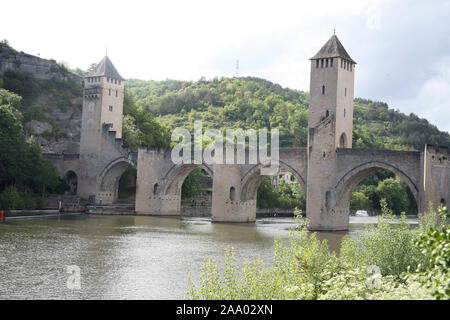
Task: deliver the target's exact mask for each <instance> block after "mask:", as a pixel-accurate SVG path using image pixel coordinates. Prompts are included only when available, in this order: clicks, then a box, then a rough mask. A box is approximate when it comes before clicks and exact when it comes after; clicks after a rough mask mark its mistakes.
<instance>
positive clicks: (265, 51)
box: [0, 0, 450, 132]
mask: <svg viewBox="0 0 450 320" xmlns="http://www.w3.org/2000/svg"><path fill="white" fill-rule="evenodd" d="M1 13H2V14H1V19H0V39H7V40H8V41H9V43H10V45H11V46H13V47H14V48H15V49H17V50H19V51H24V52H26V53H30V54H34V55H39V56H40V57H42V58H47V59H55V60H56V61H59V62H65V63H67V64H68V65H69V66H70V67H71V68H75V67H79V68H81V69H83V70H86V69H87V68H88V67H89V66H90V64H91V63H95V62H99V61H100V60H101V59H102V58H103V56H104V55H105V52H106V49H107V52H108V56H109V57H110V59H111V60H112V61H113V63H114V65H115V66H116V68H117V69H118V71H119V72H120V74H121V75H122V76H123V77H124V78H138V79H142V80H164V79H179V80H198V79H200V78H201V77H206V78H207V79H211V78H213V77H215V76H219V77H221V76H224V77H228V76H234V75H235V73H236V61H237V60H239V71H238V74H239V76H255V77H261V78H265V79H268V80H270V81H273V82H275V83H279V84H280V85H282V86H283V87H289V88H293V89H299V90H303V91H309V77H310V61H309V58H311V57H312V56H313V55H314V54H315V53H316V52H317V51H319V49H320V48H321V47H322V45H323V44H325V42H326V41H327V40H328V39H329V38H330V37H331V36H332V35H333V29H335V30H336V35H337V36H338V38H339V39H340V41H341V42H342V44H343V45H344V47H345V48H346V50H347V52H348V53H349V54H350V56H351V57H352V58H353V59H354V60H355V61H356V62H357V63H358V65H357V66H356V73H355V97H362V98H367V99H371V100H378V101H384V102H387V103H388V104H389V106H390V107H391V108H394V109H398V110H400V111H401V112H403V113H405V114H409V113H414V114H416V115H418V116H420V117H423V118H426V119H427V120H428V121H429V122H430V123H432V124H434V125H436V126H437V127H438V128H439V129H440V130H443V131H448V132H450V0H442V1H441V0H432V1H422V0H415V1H408V0H397V1H394V0H367V1H364V0H359V1H345V0H340V1H335V0H334V1H333V0H331V1H320V0H315V1H299V0H296V1H284V0H276V1H265V0H258V1H251V0H240V1H235V0H226V1H224V0H222V1H215V0H207V1H195V0H189V1H186V0H185V1H174V0H164V1H137V0H127V1H115V0H108V1H101V0H90V1H85V0H77V1H68V0H65V1H50V0H40V1H24V0H14V1H6V0H3V1H2V4H1Z"/></svg>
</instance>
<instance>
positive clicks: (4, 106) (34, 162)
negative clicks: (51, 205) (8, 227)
mask: <svg viewBox="0 0 450 320" xmlns="http://www.w3.org/2000/svg"><path fill="white" fill-rule="evenodd" d="M20 102H21V98H20V97H19V96H17V95H15V94H13V93H11V92H8V91H7V90H5V89H0V190H2V189H4V188H5V187H7V186H10V185H15V186H17V187H18V188H19V189H20V190H24V191H25V190H28V191H30V192H32V193H41V192H43V191H46V190H47V191H56V190H58V188H59V187H60V185H61V183H62V182H61V180H60V179H59V178H58V174H57V172H56V169H55V167H54V166H53V165H52V164H51V162H50V161H49V160H47V159H45V158H44V157H43V156H42V153H41V148H40V146H39V145H38V144H37V143H36V140H35V139H34V138H30V139H29V140H26V139H25V136H24V135H23V129H22V114H21V113H20V112H19V111H18V110H17V109H16V107H17V106H18V105H19V104H20ZM8 190H9V191H8V192H10V193H11V197H13V198H14V199H15V198H16V193H15V191H14V190H13V189H8ZM14 203H15V204H13V205H12V206H13V207H17V206H18V205H17V203H20V201H19V202H17V201H15V200H14Z"/></svg>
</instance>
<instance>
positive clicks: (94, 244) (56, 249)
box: [0, 215, 367, 299]
mask: <svg viewBox="0 0 450 320" xmlns="http://www.w3.org/2000/svg"><path fill="white" fill-rule="evenodd" d="M357 222H361V221H357ZM364 222H367V221H362V222H361V223H364ZM363 225H364V224H355V225H353V224H352V225H351V226H352V227H351V230H350V231H349V234H350V235H351V236H352V235H355V234H356V233H357V232H361V230H362V229H363ZM292 227H293V219H290V218H266V219H261V220H258V221H257V222H256V223H255V224H223V223H211V222H210V220H209V219H205V218H184V219H179V218H176V217H173V218H163V217H148V216H87V215H82V216H68V217H61V218H56V219H36V220H14V221H9V222H7V223H5V224H3V225H0V268H1V277H0V299H178V298H183V297H184V293H185V288H186V273H187V271H192V272H193V274H192V276H193V277H194V278H196V277H197V276H198V272H199V270H200V268H201V263H202V261H203V260H204V259H207V258H214V259H217V260H218V261H219V263H220V262H222V261H223V255H224V251H225V248H226V247H227V246H233V247H234V248H235V250H236V259H237V260H238V261H244V260H247V261H251V260H254V259H256V258H262V259H263V260H264V261H265V262H266V263H271V261H272V253H273V250H272V249H273V241H274V239H275V238H281V239H285V240H286V239H287V236H288V230H289V229H290V228H292ZM345 234H347V232H321V233H319V234H318V237H319V238H320V239H327V240H328V242H329V246H330V248H331V249H332V250H335V251H337V250H338V249H339V246H340V243H341V241H342V237H343V236H344V235H345ZM69 265H77V266H79V267H80V269H81V289H80V290H70V289H68V288H67V285H66V284H67V279H68V277H69V274H68V273H67V266H69Z"/></svg>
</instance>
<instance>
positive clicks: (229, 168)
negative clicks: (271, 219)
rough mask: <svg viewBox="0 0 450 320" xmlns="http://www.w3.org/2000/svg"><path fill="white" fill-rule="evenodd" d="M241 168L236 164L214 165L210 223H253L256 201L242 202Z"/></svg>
mask: <svg viewBox="0 0 450 320" xmlns="http://www.w3.org/2000/svg"><path fill="white" fill-rule="evenodd" d="M241 193H242V184H241V168H240V166H239V165H236V164H216V165H214V178H213V194H212V221H214V222H254V221H255V219H256V200H255V201H253V200H250V201H242V199H241Z"/></svg>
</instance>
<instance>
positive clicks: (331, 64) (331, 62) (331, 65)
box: [330, 58, 333, 68]
mask: <svg viewBox="0 0 450 320" xmlns="http://www.w3.org/2000/svg"><path fill="white" fill-rule="evenodd" d="M330 68H333V58H331V59H330Z"/></svg>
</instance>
